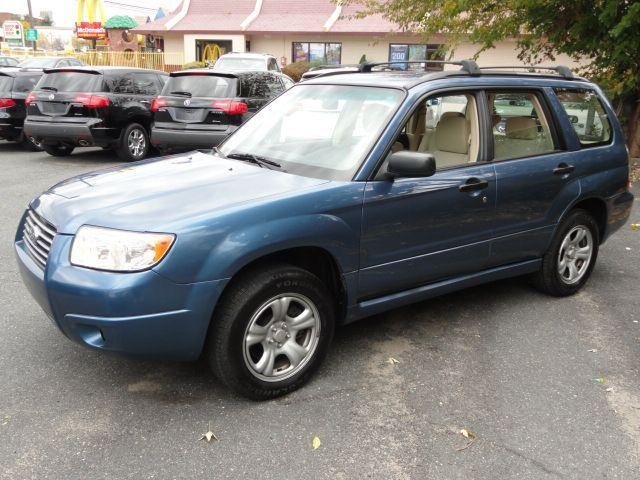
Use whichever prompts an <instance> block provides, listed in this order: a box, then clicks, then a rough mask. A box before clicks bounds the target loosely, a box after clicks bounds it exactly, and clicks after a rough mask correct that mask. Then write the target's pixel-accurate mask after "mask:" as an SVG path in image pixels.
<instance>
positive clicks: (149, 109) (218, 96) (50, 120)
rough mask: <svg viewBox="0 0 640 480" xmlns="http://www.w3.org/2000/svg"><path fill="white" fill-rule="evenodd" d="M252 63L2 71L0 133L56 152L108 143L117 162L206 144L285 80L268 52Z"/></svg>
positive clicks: (219, 138) (287, 80) (267, 98)
mask: <svg viewBox="0 0 640 480" xmlns="http://www.w3.org/2000/svg"><path fill="white" fill-rule="evenodd" d="M257 57H260V55H256V54H254V55H253V56H252V57H251V60H252V61H254V62H257V61H258V60H260V58H257ZM264 57H268V56H264ZM242 58H244V56H243V55H239V54H238V55H234V56H233V59H235V60H242ZM34 60H40V59H34ZM260 61H263V65H255V68H261V69H262V70H244V69H243V68H241V69H239V70H237V71H227V70H221V69H218V68H216V69H211V68H208V69H194V70H184V71H178V72H174V73H171V74H167V73H165V72H161V71H155V70H148V69H141V68H128V67H107V66H104V67H89V66H82V65H75V66H65V67H55V68H44V69H41V70H32V69H31V68H21V69H15V68H10V69H2V70H0V78H2V79H3V81H0V97H1V98H2V100H0V138H5V139H7V140H19V141H22V142H24V143H25V145H27V146H29V147H30V148H41V149H43V150H44V151H45V152H47V153H48V154H50V155H53V156H57V157H62V156H68V155H70V154H71V153H72V152H73V151H74V150H75V148H77V147H102V148H105V149H113V150H114V151H115V152H116V153H117V155H118V157H119V158H121V159H122V160H124V161H137V160H141V159H143V158H145V157H146V156H147V154H148V153H149V151H151V150H155V151H158V152H172V151H179V150H189V149H196V148H212V147H215V146H217V145H218V144H219V143H221V142H222V141H223V140H224V139H225V138H227V136H229V135H230V134H231V133H233V132H234V131H235V130H236V129H237V128H238V126H240V125H241V124H242V123H243V122H245V121H246V120H247V119H248V118H250V117H251V116H252V115H254V114H255V113H256V112H257V111H258V110H259V109H260V108H262V107H263V106H264V105H266V104H267V103H268V102H269V101H270V100H271V99H273V98H274V97H276V96H278V95H280V94H281V93H282V92H284V91H285V90H287V89H288V88H290V87H291V86H293V81H292V80H291V79H290V78H289V77H287V76H286V75H284V74H282V73H280V72H279V71H276V70H269V66H270V59H269V58H266V59H264V60H260ZM34 68H36V67H34ZM28 79H29V80H30V83H29V82H28V81H27V80H28Z"/></svg>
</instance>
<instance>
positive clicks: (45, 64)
mask: <svg viewBox="0 0 640 480" xmlns="http://www.w3.org/2000/svg"><path fill="white" fill-rule="evenodd" d="M57 61H58V59H57V58H30V59H28V60H25V61H24V62H22V63H21V64H20V66H21V67H27V68H51V67H55V66H56V62H57Z"/></svg>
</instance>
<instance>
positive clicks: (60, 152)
mask: <svg viewBox="0 0 640 480" xmlns="http://www.w3.org/2000/svg"><path fill="white" fill-rule="evenodd" d="M42 149H43V150H44V151H45V152H47V153H48V154H49V155H53V156H54V157H68V156H69V155H71V154H72V153H73V150H74V147H72V146H70V145H43V146H42Z"/></svg>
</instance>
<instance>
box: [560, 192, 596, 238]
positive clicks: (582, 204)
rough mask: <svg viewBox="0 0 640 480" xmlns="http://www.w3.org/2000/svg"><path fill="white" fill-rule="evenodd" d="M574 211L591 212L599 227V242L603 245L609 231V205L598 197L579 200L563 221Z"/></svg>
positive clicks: (567, 212)
mask: <svg viewBox="0 0 640 480" xmlns="http://www.w3.org/2000/svg"><path fill="white" fill-rule="evenodd" d="M573 210H585V211H587V212H589V214H590V215H591V216H592V217H593V218H594V219H595V221H596V223H597V225H598V240H599V242H600V243H602V241H603V239H604V238H605V234H606V229H607V216H608V212H607V203H606V202H605V201H604V200H603V199H601V198H598V197H589V198H583V199H579V200H578V201H577V202H576V203H574V204H573V205H572V206H571V208H569V209H568V210H567V211H566V213H565V215H563V218H562V219H561V220H563V219H564V218H565V217H566V216H567V215H568V214H569V213H570V212H572V211H573Z"/></svg>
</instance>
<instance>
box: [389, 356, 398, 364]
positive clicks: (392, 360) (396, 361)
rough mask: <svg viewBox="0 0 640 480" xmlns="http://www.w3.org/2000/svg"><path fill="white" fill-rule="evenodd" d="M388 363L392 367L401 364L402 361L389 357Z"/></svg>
mask: <svg viewBox="0 0 640 480" xmlns="http://www.w3.org/2000/svg"><path fill="white" fill-rule="evenodd" d="M387 363H390V364H391V365H395V364H396V363H400V360H397V359H395V358H393V357H389V360H387Z"/></svg>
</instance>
